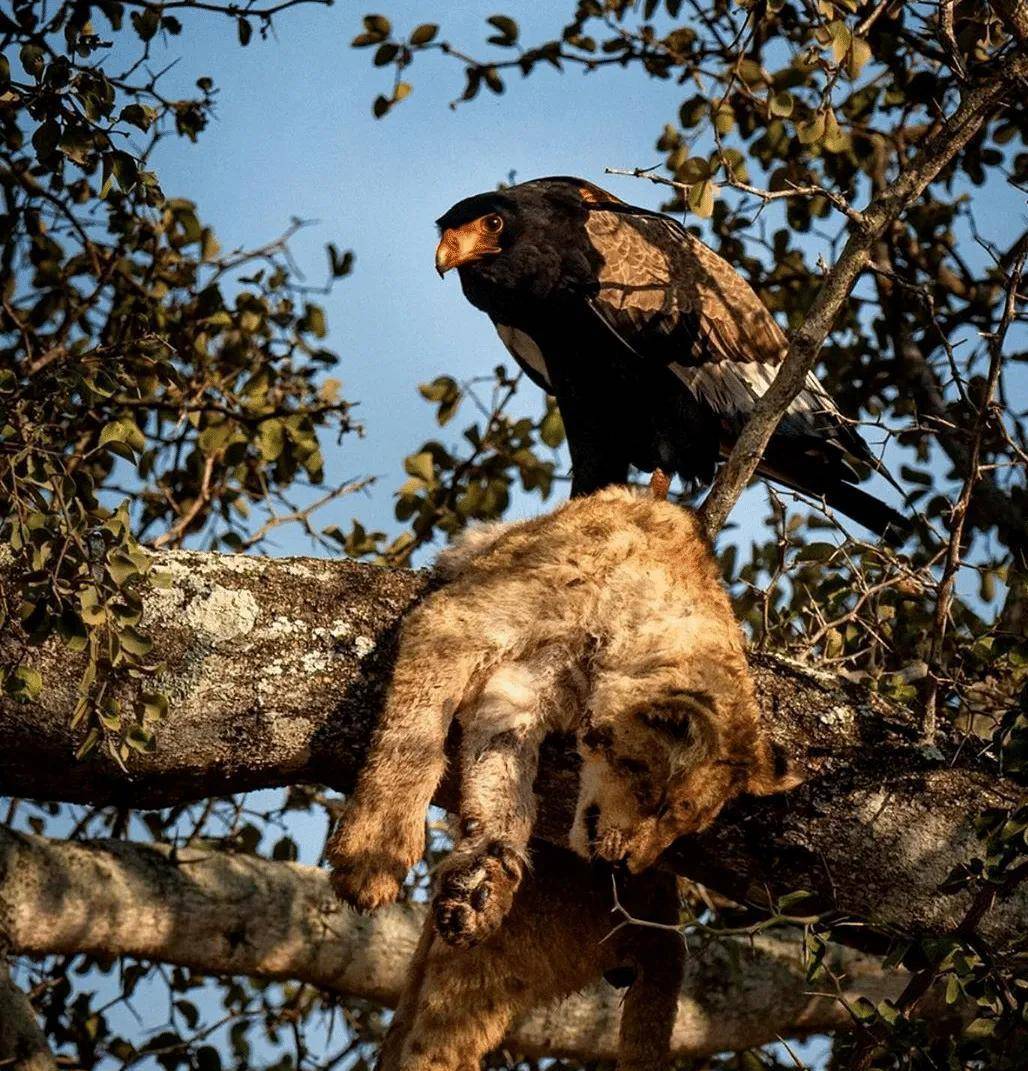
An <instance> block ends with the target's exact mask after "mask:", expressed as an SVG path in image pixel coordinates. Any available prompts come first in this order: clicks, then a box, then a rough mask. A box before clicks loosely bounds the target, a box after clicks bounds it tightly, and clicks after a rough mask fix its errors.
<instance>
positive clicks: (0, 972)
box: [0, 830, 57, 1071]
mask: <svg viewBox="0 0 1028 1071" xmlns="http://www.w3.org/2000/svg"><path fill="white" fill-rule="evenodd" d="M4 835H5V834H4V833H3V831H2V830H0V837H3V836H4ZM0 843H2V841H0ZM0 873H3V863H2V862H0ZM4 907H5V902H4V898H3V896H2V895H0V920H3V919H4V917H5V912H4V910H3V908H4ZM3 936H4V935H3V934H2V933H0V938H2V937H3ZM0 1068H3V1069H4V1071H57V1064H56V1063H55V1062H54V1057H53V1053H52V1052H51V1051H50V1046H49V1045H48V1044H47V1040H46V1035H45V1034H44V1033H43V1031H42V1029H41V1028H40V1026H39V1023H37V1022H36V1016H35V1013H34V1012H33V1010H32V1005H31V1004H30V1003H29V998H28V997H27V996H25V994H24V993H23V992H22V991H21V990H20V989H19V988H18V987H17V986H16V985H15V984H14V980H13V979H12V978H11V972H10V971H9V970H8V968H7V964H6V963H5V962H4V961H3V959H2V958H0Z"/></svg>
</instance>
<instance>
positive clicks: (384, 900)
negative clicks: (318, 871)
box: [325, 815, 424, 911]
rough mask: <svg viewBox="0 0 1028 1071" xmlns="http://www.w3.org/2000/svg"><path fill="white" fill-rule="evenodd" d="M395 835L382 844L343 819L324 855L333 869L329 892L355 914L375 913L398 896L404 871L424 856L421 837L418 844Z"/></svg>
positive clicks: (410, 837)
mask: <svg viewBox="0 0 1028 1071" xmlns="http://www.w3.org/2000/svg"><path fill="white" fill-rule="evenodd" d="M394 832H395V836H394V837H392V838H391V839H389V840H388V841H385V842H383V841H382V840H381V839H380V837H379V836H368V835H367V834H366V833H365V832H364V831H363V830H362V823H361V822H360V821H359V820H357V821H354V822H352V823H351V822H348V820H347V816H346V815H344V816H343V819H342V821H341V822H340V825H339V828H338V829H337V830H336V832H335V833H334V834H333V835H332V837H331V839H330V840H329V842H328V845H327V848H326V852H325V854H326V855H327V857H328V861H329V863H331V865H332V875H331V879H332V888H333V889H335V892H336V895H337V896H338V897H339V899H340V900H342V901H344V902H345V903H347V904H349V905H350V906H351V907H355V908H356V909H357V910H358V911H374V910H375V908H377V907H381V906H382V904H388V903H392V901H393V900H395V899H396V898H397V896H399V895H400V886H401V885H402V884H403V879H404V878H405V877H406V876H407V871H408V870H410V868H411V867H412V866H413V865H414V864H415V863H416V862H417V861H418V860H419V859H420V858H421V856H422V854H423V853H424V843H423V840H424V834H423V832H422V837H421V842H418V840H417V838H416V837H415V836H414V835H413V834H412V833H411V832H410V831H406V832H401V831H399V830H396V831H394Z"/></svg>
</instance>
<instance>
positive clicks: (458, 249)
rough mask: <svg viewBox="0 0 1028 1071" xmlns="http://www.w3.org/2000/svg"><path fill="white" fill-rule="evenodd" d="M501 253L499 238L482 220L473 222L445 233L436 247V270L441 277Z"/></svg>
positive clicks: (452, 228)
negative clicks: (454, 269)
mask: <svg viewBox="0 0 1028 1071" xmlns="http://www.w3.org/2000/svg"><path fill="white" fill-rule="evenodd" d="M499 252H500V246H499V243H498V241H497V236H496V235H495V234H493V233H490V232H489V231H488V230H486V228H485V227H484V226H483V225H482V220H480V219H476V220H472V221H471V222H470V223H465V224H464V225H463V226H460V227H450V228H448V229H447V230H445V231H443V235H442V237H441V238H440V239H439V244H438V245H437V246H436V247H435V270H436V271H437V272H438V273H439V275H440V277H442V276H443V275H445V274H446V273H447V272H448V271H449V270H450V269H451V268H459V267H460V266H461V265H462V264H470V263H471V262H472V261H473V260H481V259H482V258H483V257H488V256H493V255H495V254H496V253H499Z"/></svg>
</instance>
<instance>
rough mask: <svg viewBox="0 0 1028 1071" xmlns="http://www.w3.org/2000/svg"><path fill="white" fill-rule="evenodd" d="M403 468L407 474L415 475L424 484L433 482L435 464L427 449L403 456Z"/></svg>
mask: <svg viewBox="0 0 1028 1071" xmlns="http://www.w3.org/2000/svg"><path fill="white" fill-rule="evenodd" d="M403 468H404V471H405V472H406V473H407V475H408V476H416V477H417V478H418V479H419V480H424V481H425V483H426V484H429V485H431V484H432V483H434V482H435V466H434V464H433V463H432V455H431V454H430V453H429V452H428V451H427V450H425V451H422V452H421V453H420V454H411V455H410V457H407V458H405V459H404V462H403Z"/></svg>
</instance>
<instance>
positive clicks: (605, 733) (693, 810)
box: [570, 691, 801, 874]
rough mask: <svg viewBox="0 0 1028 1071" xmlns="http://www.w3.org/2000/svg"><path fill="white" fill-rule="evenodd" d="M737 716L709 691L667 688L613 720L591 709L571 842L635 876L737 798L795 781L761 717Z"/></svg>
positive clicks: (582, 739)
mask: <svg viewBox="0 0 1028 1071" xmlns="http://www.w3.org/2000/svg"><path fill="white" fill-rule="evenodd" d="M733 713H735V712H731V711H728V712H726V711H724V710H721V711H718V710H717V709H716V708H715V705H714V701H713V699H712V698H711V697H710V696H708V695H706V694H705V693H702V692H687V691H671V692H668V693H667V694H665V695H661V696H659V697H658V698H656V699H655V700H652V701H647V702H640V703H639V704H638V705H637V706H634V707H631V708H630V709H628V710H624V711H621V712H620V713H618V714H617V715H616V716H614V717H597V716H596V715H595V714H594V713H592V712H590V713H589V714H587V715H586V718H585V720H584V724H583V726H582V729H581V730H580V732H579V735H578V750H579V754H580V755H581V757H582V770H581V785H580V789H579V796H578V807H577V810H576V813H575V822H574V825H573V827H572V830H571V836H570V843H571V847H572V848H573V849H574V850H575V851H576V852H577V853H578V854H579V855H581V856H584V857H585V858H594V857H599V858H602V859H606V860H608V861H609V862H613V863H617V862H623V863H625V864H626V865H627V866H628V869H629V870H630V871H631V872H632V873H633V874H635V873H638V872H639V871H641V870H645V869H646V868H647V867H649V866H651V865H652V864H653V863H655V862H656V860H657V858H658V857H659V856H660V854H661V853H662V852H663V851H664V849H665V848H667V847H669V846H670V845H671V844H672V843H673V842H674V841H675V840H677V839H678V838H679V837H681V836H684V835H686V834H689V833H698V832H700V831H701V830H704V829H706V828H707V826H709V825H710V824H711V823H712V822H713V821H714V819H715V818H716V817H717V815H718V812H719V811H720V810H721V808H722V807H723V806H724V805H725V804H726V803H727V802H728V801H729V800H731V799H733V798H734V797H735V796H738V795H741V794H742V793H751V794H753V795H758V796H763V795H769V794H771V793H773V792H783V791H785V790H786V789H788V788H792V787H793V786H794V785H796V784H798V783H799V782H800V780H801V778H800V777H798V776H797V775H796V774H795V773H794V772H793V771H792V770H790V769H789V768H788V764H787V763H786V762H785V761H784V760H783V759H781V758H779V757H777V756H776V755H775V754H774V753H773V751H772V748H771V747H770V745H769V744H768V742H767V741H766V740H765V739H764V738H763V737H761V736H760V735H759V733H758V731H757V728H756V719H755V718H754V717H752V716H745V717H739V716H735V717H733V716H732V714H733ZM726 714H727V715H728V716H727V717H726Z"/></svg>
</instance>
